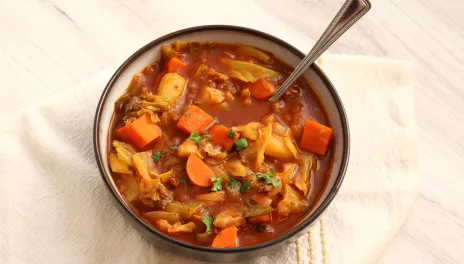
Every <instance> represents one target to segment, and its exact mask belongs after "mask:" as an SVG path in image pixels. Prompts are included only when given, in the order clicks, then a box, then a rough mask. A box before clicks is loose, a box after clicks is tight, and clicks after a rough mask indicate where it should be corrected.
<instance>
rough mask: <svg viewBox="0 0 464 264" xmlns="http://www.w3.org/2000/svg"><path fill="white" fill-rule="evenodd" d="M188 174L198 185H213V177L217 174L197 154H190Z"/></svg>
mask: <svg viewBox="0 0 464 264" xmlns="http://www.w3.org/2000/svg"><path fill="white" fill-rule="evenodd" d="M186 169H187V175H188V177H189V179H190V181H191V182H192V183H193V184H195V185H196V186H198V187H211V186H212V185H213V183H212V182H211V178H212V177H215V176H216V175H215V174H214V172H213V171H212V170H211V169H210V168H209V167H208V165H206V164H205V163H204V162H203V161H202V160H201V159H200V158H199V157H198V156H197V155H196V154H190V156H189V157H188V160H187V165H186Z"/></svg>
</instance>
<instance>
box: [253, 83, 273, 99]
mask: <svg viewBox="0 0 464 264" xmlns="http://www.w3.org/2000/svg"><path fill="white" fill-rule="evenodd" d="M247 86H248V89H250V94H251V96H252V97H253V98H256V99H267V98H269V97H271V96H272V95H273V94H274V91H275V89H276V88H275V86H274V85H273V84H272V83H271V82H269V81H267V80H265V79H259V80H257V81H256V82H254V83H248V84H247Z"/></svg>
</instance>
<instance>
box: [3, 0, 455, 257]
mask: <svg viewBox="0 0 464 264" xmlns="http://www.w3.org/2000/svg"><path fill="white" fill-rule="evenodd" d="M202 2H203V1H202ZM342 2H343V1H341V0H286V1H285V0H281V1H280V0H255V1H254V3H253V6H258V7H259V8H261V9H263V10H264V11H265V12H267V13H269V14H270V15H272V16H273V17H274V18H275V19H277V20H280V21H281V22H283V23H285V24H287V25H288V26H291V27H292V28H293V29H294V30H295V31H296V32H298V33H300V34H302V35H304V36H306V37H307V38H308V39H310V40H312V41H313V42H314V41H315V40H316V39H317V37H318V36H319V35H320V34H321V33H322V31H323V29H324V28H325V26H326V25H327V23H328V22H329V21H330V19H331V18H332V17H333V15H334V14H335V12H336V11H337V10H338V8H339V7H340V5H341V3H342ZM372 2H373V8H372V10H371V11H370V13H369V14H368V16H367V17H365V18H364V19H363V20H362V21H361V22H359V25H356V26H355V27H354V28H353V29H352V30H350V31H349V32H348V33H347V34H346V35H345V36H343V37H342V38H341V39H340V40H339V41H338V42H337V43H336V44H335V45H334V46H333V47H332V48H330V52H334V53H357V54H365V55H373V56H384V57H391V58H397V59H402V60H407V61H411V62H413V63H414V64H415V66H416V77H417V83H416V94H415V99H416V102H415V109H416V116H417V124H418V131H417V132H418V142H419V145H420V154H419V163H420V164H419V166H420V173H421V177H422V184H421V197H420V199H419V201H418V203H417V205H416V206H415V208H414V210H413V212H412V213H411V215H410V216H409V217H408V220H407V222H406V224H405V226H404V227H403V228H402V230H401V232H400V233H399V234H398V236H397V237H396V238H395V239H394V240H393V241H392V244H391V246H390V247H389V248H387V249H386V250H385V254H384V256H383V257H382V258H381V260H380V261H379V263H382V264H386V263H424V264H429V263H434V264H435V263H437V264H438V263H450V264H454V263H464V250H463V249H464V120H463V116H464V15H463V14H464V1H463V0H385V1H381V0H372ZM162 4H163V2H162V1H137V0H133V1H123V0H118V1H110V0H98V1H91V0H82V1H71V0H15V1H9V0H0V90H1V91H2V92H3V91H8V98H2V99H1V102H2V103H1V104H0V117H1V116H4V115H7V114H9V113H12V112H15V111H17V110H18V109H21V108H23V107H27V106H28V105H30V104H32V103H34V102H37V101H39V100H43V99H46V98H49V97H51V96H52V95H54V94H56V93H58V92H60V91H61V90H63V89H65V88H67V87H69V86H71V85H73V84H76V83H78V82H80V81H83V80H85V79H86V78H89V77H90V76H92V75H94V74H96V73H98V72H99V71H101V70H103V69H105V68H107V67H109V66H111V65H114V64H117V63H120V62H121V61H123V60H124V59H126V58H127V57H128V56H129V55H130V54H131V53H132V52H133V51H134V50H136V49H138V48H139V47H141V46H142V45H144V44H145V43H147V42H148V41H150V40H152V39H154V36H159V35H161V34H164V33H168V32H164V31H159V30H158V29H157V25H156V24H154V23H152V22H151V20H150V17H152V16H157V12H156V10H157V7H158V6H160V5H162ZM245 7H246V6H245ZM218 8H220V7H218ZM210 23H215V21H211V22H210ZM192 25H196V24H195V23H194V22H192ZM249 26H250V27H253V25H249ZM121 35H123V36H125V37H124V38H121V37H120V36H121ZM63 40H66V41H63ZM361 96H362V95H360V97H361Z"/></svg>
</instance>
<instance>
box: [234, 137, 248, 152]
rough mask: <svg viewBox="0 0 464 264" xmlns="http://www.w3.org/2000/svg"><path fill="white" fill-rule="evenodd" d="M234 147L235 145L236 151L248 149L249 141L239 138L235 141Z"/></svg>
mask: <svg viewBox="0 0 464 264" xmlns="http://www.w3.org/2000/svg"><path fill="white" fill-rule="evenodd" d="M234 145H235V149H236V150H238V151H240V150H242V149H244V148H246V147H248V141H247V140H246V139H244V138H239V139H237V141H235V143H234Z"/></svg>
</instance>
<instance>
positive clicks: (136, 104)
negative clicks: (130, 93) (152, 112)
mask: <svg viewBox="0 0 464 264" xmlns="http://www.w3.org/2000/svg"><path fill="white" fill-rule="evenodd" d="M140 109H142V100H140V98H139V97H132V98H131V99H130V100H129V102H127V104H126V106H125V107H124V113H125V114H126V115H127V116H129V115H131V113H133V112H137V111H139V110H140Z"/></svg>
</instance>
